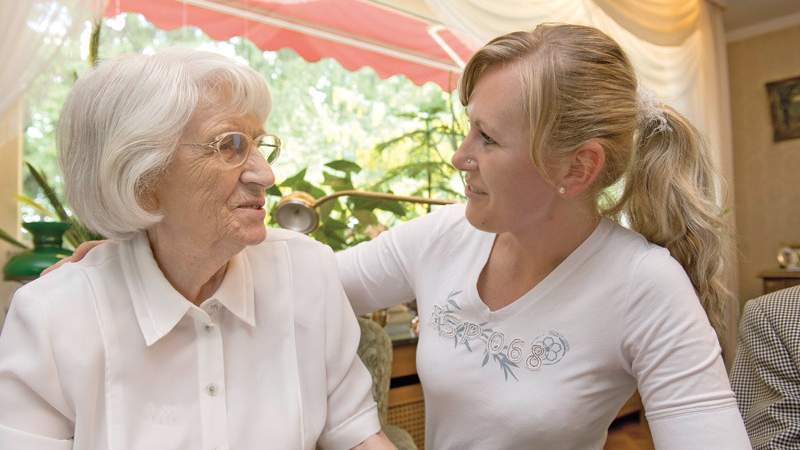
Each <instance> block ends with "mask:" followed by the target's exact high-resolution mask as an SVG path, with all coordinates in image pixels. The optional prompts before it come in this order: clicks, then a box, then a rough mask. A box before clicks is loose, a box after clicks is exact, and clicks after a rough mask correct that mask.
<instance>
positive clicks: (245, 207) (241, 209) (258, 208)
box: [234, 202, 267, 220]
mask: <svg viewBox="0 0 800 450" xmlns="http://www.w3.org/2000/svg"><path fill="white" fill-rule="evenodd" d="M234 210H235V211H238V214H246V215H247V216H257V217H255V218H256V219H259V220H264V217H266V215H267V212H266V211H265V210H264V202H252V203H242V204H240V205H238V206H236V208H235V209H234Z"/></svg>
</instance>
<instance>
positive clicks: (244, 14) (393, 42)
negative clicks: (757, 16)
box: [105, 0, 472, 90]
mask: <svg viewBox="0 0 800 450" xmlns="http://www.w3.org/2000/svg"><path fill="white" fill-rule="evenodd" d="M122 12H134V13H140V14H142V15H144V16H145V17H146V18H147V20H149V21H150V22H151V23H153V24H154V25H155V26H157V27H159V28H161V29H165V30H172V29H175V28H179V27H182V26H187V25H189V26H194V27H197V28H200V29H201V30H203V32H205V33H206V34H208V35H209V36H210V37H212V38H214V39H218V40H228V39H230V38H232V37H234V36H241V37H243V38H246V39H249V40H250V41H251V42H253V43H254V44H255V45H256V46H258V47H259V48H261V49H262V50H278V49H282V48H289V49H292V50H294V51H295V52H297V54H299V55H300V56H302V57H303V58H304V59H306V60H307V61H311V62H313V61H318V60H319V59H321V58H334V59H336V60H337V61H338V62H339V63H340V64H341V65H342V66H343V67H345V68H346V69H348V70H357V69H359V68H361V67H365V66H366V67H371V68H372V69H374V70H375V72H377V74H378V76H380V77H381V78H386V77H390V76H392V75H400V74H402V75H405V76H406V77H408V78H409V79H410V80H412V81H413V82H414V83H417V84H423V83H425V82H433V83H436V84H438V85H439V86H441V87H442V89H445V90H452V89H454V88H455V87H456V82H457V80H458V77H459V75H460V73H461V69H462V68H463V67H464V62H465V61H467V60H468V59H469V56H470V55H471V54H472V50H470V49H469V48H468V46H467V45H466V44H465V43H464V41H463V40H461V39H459V38H458V37H457V36H456V35H455V33H453V32H452V31H451V30H449V29H447V28H446V27H444V26H443V25H441V24H439V23H436V22H435V21H433V20H431V19H429V18H425V17H420V16H417V15H415V14H413V13H409V12H404V11H401V10H398V9H396V8H393V7H390V6H387V5H386V4H385V3H380V2H374V1H368V0H110V1H109V2H108V5H107V7H106V11H105V15H106V16H114V15H116V14H119V13H122Z"/></svg>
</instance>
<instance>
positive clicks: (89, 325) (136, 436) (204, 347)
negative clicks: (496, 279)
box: [0, 230, 380, 450]
mask: <svg viewBox="0 0 800 450" xmlns="http://www.w3.org/2000/svg"><path fill="white" fill-rule="evenodd" d="M359 336H360V332H359V327H358V324H357V322H356V320H355V317H354V315H353V312H352V310H351V308H350V306H349V305H348V303H347V299H346V298H345V296H344V292H343V290H342V287H341V283H340V282H339V279H338V277H337V273H336V268H335V259H334V257H333V253H332V252H331V251H330V249H328V248H327V247H324V246H322V245H320V244H318V243H315V242H314V241H312V240H310V239H308V238H306V237H304V236H302V235H298V234H296V233H291V232H287V231H284V230H270V231H269V233H268V237H267V239H266V241H265V242H263V243H261V244H259V245H257V246H252V247H247V248H246V249H245V250H244V251H242V252H240V253H239V254H237V255H236V256H234V257H233V259H232V260H231V261H230V263H229V265H228V268H227V271H226V274H225V278H224V280H223V282H222V284H221V286H220V287H219V289H218V290H217V292H215V293H214V295H213V296H212V297H211V298H210V299H208V300H206V301H205V302H203V304H202V305H200V307H197V306H195V305H193V304H192V303H190V302H189V301H188V300H186V299H185V298H184V297H182V296H181V295H180V294H179V293H178V292H177V291H175V289H173V288H172V286H171V285H170V284H169V282H168V281H167V280H166V278H164V276H163V274H162V272H161V271H160V270H159V269H158V266H157V265H156V262H155V260H154V259H153V255H152V253H151V251H150V246H149V244H148V242H147V238H146V236H145V235H144V234H143V233H142V234H140V235H138V236H137V237H136V238H134V239H133V240H131V241H125V242H110V243H107V244H104V245H101V246H99V247H97V248H95V249H94V250H92V252H91V253H90V254H89V255H88V256H87V257H86V258H85V259H84V260H82V261H81V262H79V263H77V264H68V265H66V266H64V267H63V268H61V269H58V270H57V271H55V272H53V273H51V274H48V275H46V276H44V277H42V278H41V279H39V280H37V281H35V282H33V283H30V284H28V285H26V286H24V287H22V288H20V289H19V290H18V291H17V292H16V294H15V296H14V299H13V302H12V306H11V311H10V312H9V315H8V318H7V319H6V322H5V327H4V329H3V332H2V335H0V448H2V449H26V450H29V449H36V450H45V449H46V450H50V449H54V450H55V449H86V450H106V449H115V450H134V449H140V450H170V449H175V450H178V449H180V450H185V449H192V450H211V449H236V450H240V449H241V450H246V449H263V448H274V449H293V450H294V449H314V448H315V446H316V445H319V446H321V447H322V448H330V449H346V448H351V447H353V446H355V445H357V444H358V443H360V442H362V441H363V440H365V439H366V438H368V437H369V436H370V435H372V434H374V433H377V432H378V431H379V430H380V424H379V422H378V416H377V410H376V407H375V403H374V401H373V400H372V395H371V390H370V388H371V383H372V380H371V377H370V375H369V373H368V372H367V370H366V368H365V367H364V366H363V365H362V363H361V361H360V360H359V358H358V356H357V355H356V349H357V346H358V341H359Z"/></svg>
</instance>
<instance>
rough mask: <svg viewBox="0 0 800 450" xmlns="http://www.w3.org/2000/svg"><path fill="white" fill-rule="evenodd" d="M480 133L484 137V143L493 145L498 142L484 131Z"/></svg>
mask: <svg viewBox="0 0 800 450" xmlns="http://www.w3.org/2000/svg"><path fill="white" fill-rule="evenodd" d="M480 133H481V139H483V143H484V144H486V145H491V144H496V143H497V142H495V141H494V139H492V138H490V137H489V135H488V134H486V133H484V132H483V131H481V132H480Z"/></svg>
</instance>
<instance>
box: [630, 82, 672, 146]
mask: <svg viewBox="0 0 800 450" xmlns="http://www.w3.org/2000/svg"><path fill="white" fill-rule="evenodd" d="M637 100H638V105H637V107H638V113H639V114H638V115H639V125H640V126H642V127H645V126H646V127H648V128H650V129H651V132H650V133H651V134H655V133H664V132H667V131H670V130H671V129H672V128H671V127H670V125H669V122H668V121H667V115H666V113H665V112H664V104H663V103H662V102H661V100H659V99H658V97H657V96H656V93H655V92H653V91H652V90H650V89H648V88H646V87H642V86H640V87H639V90H638V92H637Z"/></svg>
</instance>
